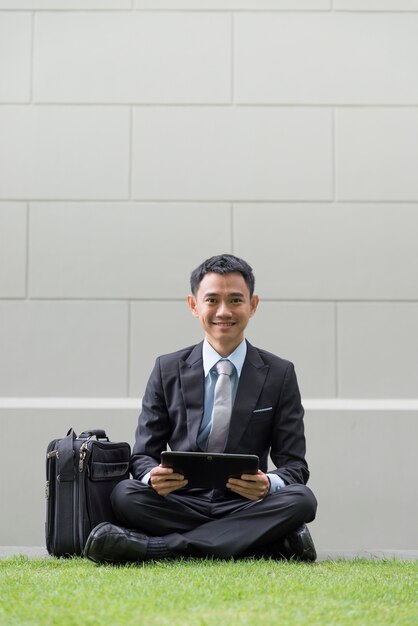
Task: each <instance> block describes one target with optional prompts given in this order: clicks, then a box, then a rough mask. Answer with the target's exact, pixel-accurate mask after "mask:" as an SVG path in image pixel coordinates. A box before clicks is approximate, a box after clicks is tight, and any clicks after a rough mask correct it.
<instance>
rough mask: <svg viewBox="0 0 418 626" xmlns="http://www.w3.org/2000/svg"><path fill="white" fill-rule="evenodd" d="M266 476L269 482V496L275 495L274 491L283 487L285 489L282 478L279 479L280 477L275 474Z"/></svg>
mask: <svg viewBox="0 0 418 626" xmlns="http://www.w3.org/2000/svg"><path fill="white" fill-rule="evenodd" d="M266 476H267V478H268V479H269V482H270V490H269V492H268V493H269V494H271V493H275V492H276V491H279V489H283V487H286V483H285V482H284V480H283V478H280V476H278V475H277V474H266Z"/></svg>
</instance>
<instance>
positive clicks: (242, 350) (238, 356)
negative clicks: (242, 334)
mask: <svg viewBox="0 0 418 626" xmlns="http://www.w3.org/2000/svg"><path fill="white" fill-rule="evenodd" d="M246 355H247V342H246V341H245V339H243V340H242V341H241V343H240V344H239V346H238V347H237V348H235V350H234V351H233V352H232V353H231V354H230V355H229V356H228V357H227V358H228V360H229V361H231V363H232V364H233V365H234V366H235V369H236V370H237V374H238V378H239V377H240V376H241V370H242V368H243V365H244V361H245V357H246ZM202 357H203V370H204V372H205V378H206V376H207V375H208V373H209V372H210V370H211V369H212V367H213V366H214V365H216V363H217V362H218V361H219V360H220V359H223V358H225V357H223V356H221V355H220V354H218V352H216V350H215V349H214V348H212V346H211V345H210V343H209V342H208V341H207V340H206V339H205V340H204V342H203V350H202Z"/></svg>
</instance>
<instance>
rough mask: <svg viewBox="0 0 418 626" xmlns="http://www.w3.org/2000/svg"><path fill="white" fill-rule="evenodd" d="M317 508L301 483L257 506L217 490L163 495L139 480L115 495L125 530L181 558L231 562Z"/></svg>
mask: <svg viewBox="0 0 418 626" xmlns="http://www.w3.org/2000/svg"><path fill="white" fill-rule="evenodd" d="M316 505H317V503H316V499H315V496H314V495H313V493H312V491H311V490H310V489H309V487H306V486H305V485H300V484H293V485H288V486H286V487H284V488H283V489H279V490H278V491H276V492H275V493H273V494H270V495H268V496H267V497H266V498H264V499H263V500H257V501H255V502H254V501H251V500H247V499H245V498H242V497H239V496H236V497H235V494H229V493H226V492H224V491H217V490H214V491H203V490H186V489H182V490H179V491H177V492H173V493H171V494H169V495H168V496H165V497H163V496H159V495H158V494H157V492H156V491H154V489H152V487H149V486H148V485H144V484H143V483H142V482H141V481H139V480H124V481H122V482H120V483H119V484H118V485H116V487H115V489H114V491H113V493H112V506H113V509H114V512H115V514H116V517H117V519H118V521H119V523H120V524H121V525H122V526H125V527H126V528H130V529H135V530H138V531H141V532H143V533H145V534H147V535H149V536H154V537H163V538H164V542H165V543H166V545H167V547H168V548H169V550H170V551H172V552H173V553H174V554H176V555H179V556H181V555H184V556H187V555H189V556H214V557H219V558H228V557H232V556H239V555H243V554H251V552H252V551H254V552H257V550H259V549H260V548H263V547H264V546H265V547H268V545H269V544H273V543H275V542H276V541H278V540H279V539H280V538H281V537H284V536H285V535H287V534H288V533H289V532H291V531H292V530H294V529H296V528H297V527H298V526H300V525H301V524H302V523H304V522H311V521H312V520H313V519H314V518H315V512H316Z"/></svg>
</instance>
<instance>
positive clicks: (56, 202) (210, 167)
mask: <svg viewBox="0 0 418 626" xmlns="http://www.w3.org/2000/svg"><path fill="white" fill-rule="evenodd" d="M57 5H59V6H57ZM417 32H418V0H362V1H360V0H183V1H181V0H83V1H81V0H62V1H61V2H59V3H57V2H56V1H55V0H0V137H1V140H0V424H1V432H2V433H3V436H2V438H1V444H0V445H1V447H2V450H3V452H2V455H1V460H0V463H1V477H0V481H1V482H0V486H1V492H0V493H1V499H2V502H3V503H5V506H6V508H5V509H4V510H12V511H14V512H15V514H14V517H15V518H16V519H18V520H19V521H18V523H14V522H13V523H12V522H11V521H10V519H11V518H10V517H9V516H8V515H7V516H2V519H1V521H0V545H13V544H21V545H35V544H38V545H39V544H41V543H42V541H43V538H42V524H43V505H44V503H43V501H42V496H43V489H42V482H43V471H44V467H43V464H44V458H43V455H44V450H45V447H46V444H47V443H48V441H49V440H50V439H52V438H55V437H59V436H62V435H63V434H65V432H66V430H67V428H68V427H69V426H70V425H73V426H74V427H75V428H76V429H77V430H78V431H80V430H83V429H85V428H87V427H93V426H96V427H99V426H102V425H107V428H108V430H109V433H110V435H111V437H112V439H126V440H128V441H130V442H131V443H132V438H133V432H134V428H135V423H136V414H137V409H136V408H135V405H136V403H137V404H138V406H139V402H140V400H139V399H140V397H141V396H142V393H143V390H144V386H145V383H146V379H147V376H148V374H149V371H150V369H151V367H152V364H153V361H154V358H155V357H156V356H157V355H158V354H160V353H162V352H168V351H171V350H174V349H176V348H179V347H182V346H184V345H188V344H191V343H193V342H195V341H197V340H199V339H200V336H201V335H200V329H199V327H198V325H197V322H196V321H195V320H193V319H192V318H191V316H190V314H189V313H188V311H187V309H186V306H185V303H184V300H185V296H186V295H187V293H188V276H189V273H190V270H191V269H193V268H194V267H195V266H196V265H197V264H198V263H199V262H200V261H201V260H203V259H204V258H206V257H208V256H210V255H212V254H217V253H221V252H232V253H235V254H238V255H241V256H243V257H244V258H246V259H247V260H248V261H249V262H250V263H251V264H252V265H253V267H254V270H255V273H256V279H257V291H258V293H259V294H260V297H261V300H262V302H261V305H260V308H259V311H258V313H257V316H256V317H255V318H254V320H252V322H251V324H250V327H249V329H248V338H249V339H250V340H251V341H252V342H253V343H254V344H256V345H258V346H260V347H263V348H266V349H269V350H271V351H274V352H276V353H278V354H280V355H282V356H284V357H286V358H289V359H291V360H292V361H294V362H295V364H296V369H297V373H298V378H299V382H300V386H301V391H302V394H303V397H304V400H305V404H306V406H307V408H308V411H307V418H306V423H307V433H308V446H309V447H308V453H309V456H308V460H309V461H310V464H311V469H312V482H311V484H312V486H313V488H314V489H315V491H316V492H317V493H318V496H319V500H320V509H319V515H318V521H317V522H315V528H314V533H315V535H316V537H317V542H318V543H319V547H320V548H324V549H328V548H329V549H356V548H358V549H367V548H370V549H375V548H382V549H383V548H398V549H417V547H418V545H417V541H418V538H417V534H416V532H414V520H416V519H417V515H418V498H416V495H417V490H416V482H417V475H416V469H415V468H414V467H413V462H412V459H413V458H414V456H415V451H414V449H413V448H412V443H413V441H414V440H415V441H416V440H417V434H418V433H417V428H418V426H417V424H418V420H417V417H418V416H417V408H416V407H417V404H416V402H415V401H414V399H415V398H417V397H418V389H417V374H416V372H417V369H418V246H417V245H416V233H417V232H418V176H417V163H418V81H417V76H418V61H417V59H418V38H417V36H416V34H417ZM61 397H64V398H68V400H66V401H65V403H61V404H60V403H59V402H58V403H56V406H66V407H67V408H65V409H48V408H44V409H42V407H47V406H48V402H47V401H42V400H39V398H46V399H48V398H52V399H54V398H61ZM109 397H110V398H121V399H122V400H121V401H120V402H119V403H116V404H115V407H116V408H115V409H113V410H111V409H110V404H109V403H108V407H107V408H106V401H105V400H104V399H105V398H109ZM79 398H85V399H86V403H85V405H86V406H87V405H88V404H89V401H88V399H89V398H98V399H100V402H96V403H94V402H93V403H92V406H95V407H96V408H95V409H83V408H79V409H77V408H76V407H77V406H82V405H80V403H79V402H78V400H77V399H79ZM127 398H131V399H132V400H131V401H130V404H129V405H128V406H129V408H124V407H126V406H127V405H126V402H125V400H124V399H127ZM341 398H345V399H348V400H349V401H351V405H350V404H349V405H348V407H349V410H348V411H347V410H344V411H341V410H340V409H339V408H338V406H339V405H338V404H335V403H334V405H331V407H333V409H332V410H329V406H330V405H329V401H330V400H338V399H341ZM369 399H376V400H381V399H383V400H384V399H392V400H394V401H395V402H394V403H392V404H391V410H385V411H378V410H376V408H375V410H374V411H368V410H365V407H367V401H368V400H369ZM407 400H409V403H408V402H406V401H407ZM314 401H315V402H317V404H315V405H314V404H313V402H314ZM124 402H125V404H124ZM318 403H319V404H318ZM327 403H328V404H327ZM362 403H363V404H362ZM374 406H375V407H376V406H377V405H374ZM10 407H15V408H10ZM99 407H102V408H99ZM311 407H314V408H311ZM405 409H406V410H405ZM414 438H415V439H414ZM16 455H17V456H16ZM22 458H23V459H24V461H23V463H22ZM17 459H19V460H18V461H17ZM17 466H18V468H17ZM388 492H389V493H390V497H391V501H390V503H388V500H387V494H388ZM411 494H414V495H411ZM29 510H30V511H33V512H34V513H33V520H34V522H33V523H30V524H28V522H27V518H28V511H29ZM388 511H389V512H388ZM35 520H36V521H35Z"/></svg>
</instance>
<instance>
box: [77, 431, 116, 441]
mask: <svg viewBox="0 0 418 626" xmlns="http://www.w3.org/2000/svg"><path fill="white" fill-rule="evenodd" d="M90 437H96V439H105V440H106V441H109V437H108V436H107V435H106V431H104V430H102V429H101V428H97V429H95V430H84V431H83V432H82V433H81V435H79V436H78V438H79V439H89V438H90Z"/></svg>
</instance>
